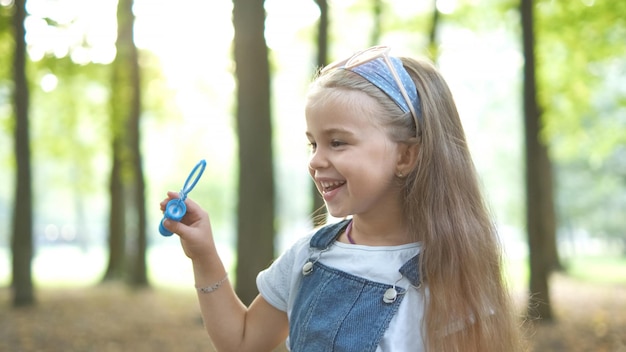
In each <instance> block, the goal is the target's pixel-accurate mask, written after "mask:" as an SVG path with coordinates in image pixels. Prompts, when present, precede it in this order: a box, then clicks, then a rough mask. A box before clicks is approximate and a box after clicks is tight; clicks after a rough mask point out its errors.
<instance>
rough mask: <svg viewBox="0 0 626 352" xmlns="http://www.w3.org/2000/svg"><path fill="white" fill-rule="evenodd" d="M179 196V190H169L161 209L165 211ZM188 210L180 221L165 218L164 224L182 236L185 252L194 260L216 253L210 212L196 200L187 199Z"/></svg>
mask: <svg viewBox="0 0 626 352" xmlns="http://www.w3.org/2000/svg"><path fill="white" fill-rule="evenodd" d="M176 198H179V195H178V192H171V191H170V192H167V198H165V199H164V200H163V201H161V203H160V207H161V211H162V212H163V211H165V207H166V205H167V203H168V202H169V201H170V200H172V199H176ZM185 206H186V207H187V212H186V213H185V216H184V217H183V218H182V219H181V221H180V222H178V221H173V220H170V219H165V221H164V222H163V226H165V228H166V229H168V230H170V231H171V232H173V233H175V234H177V235H178V236H179V237H180V241H181V244H182V246H183V250H184V251H185V254H186V255H187V256H188V257H189V258H190V259H192V260H194V259H199V258H206V256H208V255H212V254H214V253H215V242H214V241H213V231H212V229H211V221H210V219H209V214H208V213H207V212H206V211H205V210H204V209H202V208H201V207H200V206H199V205H198V204H197V203H196V202H194V201H193V200H191V199H189V198H187V199H185Z"/></svg>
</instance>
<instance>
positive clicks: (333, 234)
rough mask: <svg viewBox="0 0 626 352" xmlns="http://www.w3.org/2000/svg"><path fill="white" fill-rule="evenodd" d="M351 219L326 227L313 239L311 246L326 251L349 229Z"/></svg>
mask: <svg viewBox="0 0 626 352" xmlns="http://www.w3.org/2000/svg"><path fill="white" fill-rule="evenodd" d="M349 222H350V219H346V220H342V221H340V222H338V223H335V224H330V225H326V226H324V227H322V228H320V229H319V230H318V231H317V232H316V233H315V235H313V237H312V238H311V242H310V245H311V247H313V248H317V249H319V250H322V249H326V248H328V246H330V245H331V244H332V243H333V241H335V239H336V238H337V236H338V235H339V234H340V233H341V232H342V231H343V230H344V229H345V228H346V227H348V223H349Z"/></svg>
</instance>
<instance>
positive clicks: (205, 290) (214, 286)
mask: <svg viewBox="0 0 626 352" xmlns="http://www.w3.org/2000/svg"><path fill="white" fill-rule="evenodd" d="M226 280H228V273H226V276H224V278H223V279H221V280H220V281H218V282H216V283H214V284H212V285H209V286H205V287H196V289H197V290H198V292H202V293H211V292H213V291H215V290H217V289H218V288H220V286H222V284H223V283H224V282H226Z"/></svg>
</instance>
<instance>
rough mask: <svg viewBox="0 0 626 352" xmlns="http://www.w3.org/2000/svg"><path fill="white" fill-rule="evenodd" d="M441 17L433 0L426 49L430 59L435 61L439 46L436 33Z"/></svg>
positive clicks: (437, 56) (435, 0)
mask: <svg viewBox="0 0 626 352" xmlns="http://www.w3.org/2000/svg"><path fill="white" fill-rule="evenodd" d="M440 18H441V16H440V13H439V9H438V8H437V0H433V17H432V22H431V23H430V33H429V35H428V51H429V54H430V59H431V60H432V61H433V62H437V59H438V58H439V46H438V44H437V33H438V31H439V19H440Z"/></svg>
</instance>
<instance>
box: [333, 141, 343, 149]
mask: <svg viewBox="0 0 626 352" xmlns="http://www.w3.org/2000/svg"><path fill="white" fill-rule="evenodd" d="M344 144H345V143H344V142H341V141H338V140H333V141H331V142H330V146H331V147H333V148H337V147H341V146H342V145H344Z"/></svg>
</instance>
